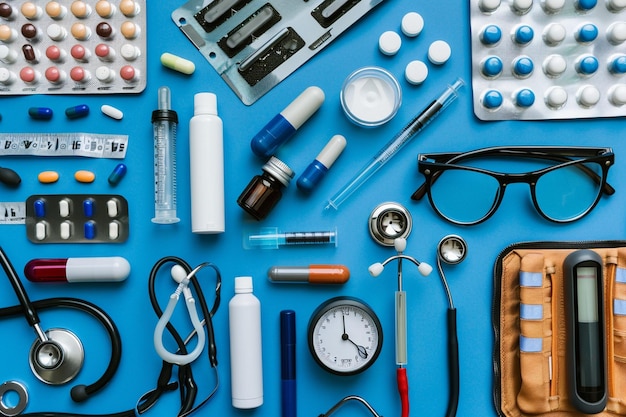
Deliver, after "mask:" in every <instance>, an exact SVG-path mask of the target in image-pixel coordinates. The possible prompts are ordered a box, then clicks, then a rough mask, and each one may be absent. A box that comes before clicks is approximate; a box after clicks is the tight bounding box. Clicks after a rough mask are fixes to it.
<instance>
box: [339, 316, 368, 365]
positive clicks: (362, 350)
mask: <svg viewBox="0 0 626 417" xmlns="http://www.w3.org/2000/svg"><path fill="white" fill-rule="evenodd" d="M341 339H342V340H347V341H348V342H350V343H352V344H353V345H354V346H355V347H356V350H357V351H358V352H359V356H360V357H362V358H363V359H367V350H365V348H364V347H363V346H359V345H357V344H356V343H354V342H353V341H352V340H351V339H350V336H348V333H346V318H345V316H344V317H343V334H342V335H341Z"/></svg>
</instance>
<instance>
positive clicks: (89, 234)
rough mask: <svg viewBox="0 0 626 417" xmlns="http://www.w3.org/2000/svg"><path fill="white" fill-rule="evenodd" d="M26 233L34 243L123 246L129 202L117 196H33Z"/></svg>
mask: <svg viewBox="0 0 626 417" xmlns="http://www.w3.org/2000/svg"><path fill="white" fill-rule="evenodd" d="M26 234H27V236H28V239H29V240H30V241H31V242H33V243H122V242H125V241H126V240H127V239H128V202H127V201H126V199H125V198H124V197H122V196H120V195H115V194H65V195H63V194H58V195H57V194H49V195H31V196H30V197H28V199H27V200H26Z"/></svg>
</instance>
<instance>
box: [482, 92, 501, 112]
mask: <svg viewBox="0 0 626 417" xmlns="http://www.w3.org/2000/svg"><path fill="white" fill-rule="evenodd" d="M502 101H503V99H502V94H501V93H500V92H499V91H498V90H489V91H487V92H486V93H485V95H484V96H483V106H485V108H487V109H490V110H494V109H497V108H498V107H500V106H501V105H502Z"/></svg>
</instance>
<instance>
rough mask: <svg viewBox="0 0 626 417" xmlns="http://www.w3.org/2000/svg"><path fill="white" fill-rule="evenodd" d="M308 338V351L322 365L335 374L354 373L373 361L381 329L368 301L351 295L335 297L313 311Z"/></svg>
mask: <svg viewBox="0 0 626 417" xmlns="http://www.w3.org/2000/svg"><path fill="white" fill-rule="evenodd" d="M308 338H309V349H310V351H311V354H312V355H313V358H314V359H315V361H316V362H317V363H318V364H319V365H320V366H321V367H322V368H324V369H326V370H327V371H329V372H332V373H334V374H336V375H354V374H358V373H360V372H363V371H364V370H366V369H367V368H369V367H370V366H371V365H372V364H373V363H374V361H376V358H377V357H378V355H379V353H380V350H381V348H382V342H383V332H382V327H381V325H380V321H379V320H378V317H377V316H376V314H375V313H374V311H372V309H371V308H370V307H369V306H368V305H367V304H365V303H364V302H362V301H360V300H358V299H356V298H352V297H336V298H333V299H330V300H328V301H326V302H325V303H323V304H322V305H321V306H319V307H318V308H317V310H315V312H314V313H313V315H312V316H311V320H310V321H309V329H308Z"/></svg>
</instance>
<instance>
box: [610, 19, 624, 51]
mask: <svg viewBox="0 0 626 417" xmlns="http://www.w3.org/2000/svg"><path fill="white" fill-rule="evenodd" d="M606 37H607V39H608V40H609V42H611V43H612V44H614V45H617V44H620V43H623V42H624V41H626V22H615V23H613V24H611V25H610V26H609V27H608V29H607V30H606Z"/></svg>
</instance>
